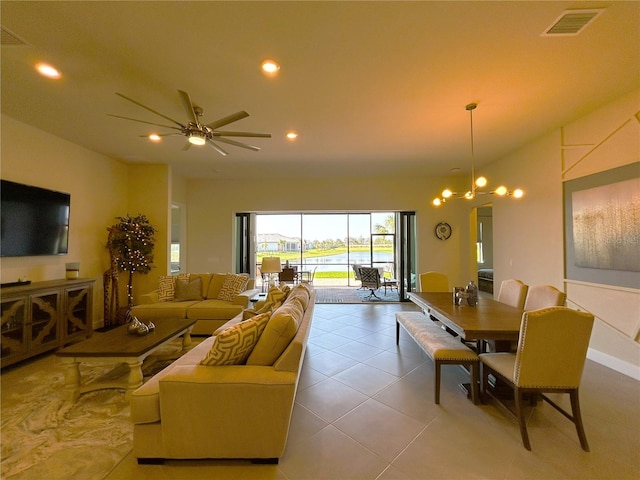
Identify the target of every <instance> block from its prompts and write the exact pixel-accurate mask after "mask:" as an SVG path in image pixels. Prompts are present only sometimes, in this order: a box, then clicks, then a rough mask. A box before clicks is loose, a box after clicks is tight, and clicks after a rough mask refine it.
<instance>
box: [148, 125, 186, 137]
mask: <svg viewBox="0 0 640 480" xmlns="http://www.w3.org/2000/svg"><path fill="white" fill-rule="evenodd" d="M171 128H173V127H171ZM149 135H151V134H149V133H148V134H146V135H138V136H139V137H142V138H149ZM155 135H157V136H159V137H173V136H180V137H181V136H182V134H181V133H156V134H155Z"/></svg>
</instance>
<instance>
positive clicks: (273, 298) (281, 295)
mask: <svg viewBox="0 0 640 480" xmlns="http://www.w3.org/2000/svg"><path fill="white" fill-rule="evenodd" d="M285 297H286V293H285V292H283V291H282V290H281V289H279V288H278V287H271V288H270V289H269V291H268V292H267V300H266V301H267V303H269V302H271V303H273V304H276V303H282V302H284V299H285Z"/></svg>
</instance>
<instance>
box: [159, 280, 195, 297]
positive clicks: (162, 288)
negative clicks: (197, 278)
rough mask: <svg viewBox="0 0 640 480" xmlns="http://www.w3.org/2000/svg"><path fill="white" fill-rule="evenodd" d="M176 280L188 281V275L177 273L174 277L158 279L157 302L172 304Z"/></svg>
mask: <svg viewBox="0 0 640 480" xmlns="http://www.w3.org/2000/svg"><path fill="white" fill-rule="evenodd" d="M176 279H178V280H183V281H185V282H188V281H189V274H188V273H179V274H178V275H177V276H174V275H162V276H160V277H159V278H158V301H159V302H172V301H173V297H174V295H175V293H176Z"/></svg>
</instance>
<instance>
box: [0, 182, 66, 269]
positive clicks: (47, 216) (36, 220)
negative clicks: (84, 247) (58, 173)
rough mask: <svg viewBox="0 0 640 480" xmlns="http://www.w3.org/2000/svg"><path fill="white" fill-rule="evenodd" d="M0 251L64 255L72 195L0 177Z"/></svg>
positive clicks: (3, 253)
mask: <svg viewBox="0 0 640 480" xmlns="http://www.w3.org/2000/svg"><path fill="white" fill-rule="evenodd" d="M0 196H1V197H2V204H1V205H0V217H1V219H0V255H1V256H3V257H26V256H35V255H64V254H66V253H67V252H68V248H69V207H70V202H71V195H69V194H68V193H62V192H55V191H53V190H47V189H45V188H40V187H33V186H30V185H23V184H21V183H15V182H10V181H8V180H2V181H1V183H0Z"/></svg>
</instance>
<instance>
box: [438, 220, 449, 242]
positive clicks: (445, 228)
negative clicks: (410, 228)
mask: <svg viewBox="0 0 640 480" xmlns="http://www.w3.org/2000/svg"><path fill="white" fill-rule="evenodd" d="M435 233H436V237H438V238H439V239H440V240H447V239H448V238H449V237H450V236H451V225H449V224H448V223H446V222H440V223H439V224H437V225H436V228H435Z"/></svg>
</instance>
